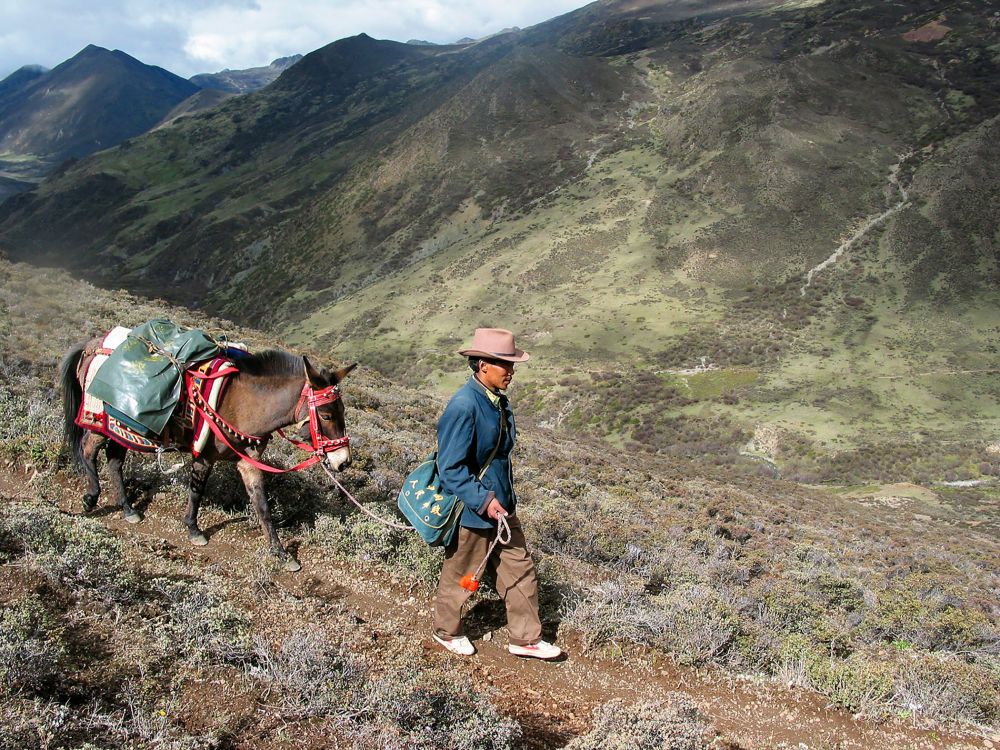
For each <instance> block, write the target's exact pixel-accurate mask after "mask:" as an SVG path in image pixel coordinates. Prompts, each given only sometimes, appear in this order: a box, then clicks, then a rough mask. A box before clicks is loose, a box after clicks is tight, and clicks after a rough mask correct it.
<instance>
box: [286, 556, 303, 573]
mask: <svg viewBox="0 0 1000 750" xmlns="http://www.w3.org/2000/svg"><path fill="white" fill-rule="evenodd" d="M281 568H282V570H284V571H286V572H287V573H297V572H298V571H300V570H302V566H301V565H299V561H298V560H296V559H295V558H294V557H286V558H285V561H284V562H283V563H282V564H281Z"/></svg>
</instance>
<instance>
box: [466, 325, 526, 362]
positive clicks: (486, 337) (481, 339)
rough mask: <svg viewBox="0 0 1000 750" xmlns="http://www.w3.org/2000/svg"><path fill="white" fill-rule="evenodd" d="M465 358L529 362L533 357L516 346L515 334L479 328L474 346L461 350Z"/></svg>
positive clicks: (474, 339) (498, 329) (501, 330)
mask: <svg viewBox="0 0 1000 750" xmlns="http://www.w3.org/2000/svg"><path fill="white" fill-rule="evenodd" d="M458 353H459V354H461V355H462V356H463V357H486V358H487V359H502V360H504V361H506V362H527V361H528V360H529V359H530V358H531V355H530V354H528V353H527V352H525V351H522V350H520V349H518V348H517V347H516V346H514V334H513V333H511V332H510V331H508V330H505V329H503V328H477V329H476V333H475V335H474V336H473V337H472V346H470V347H469V348H468V349H461V350H460V351H459V352H458Z"/></svg>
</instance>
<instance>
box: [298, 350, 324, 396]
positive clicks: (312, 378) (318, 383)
mask: <svg viewBox="0 0 1000 750" xmlns="http://www.w3.org/2000/svg"><path fill="white" fill-rule="evenodd" d="M302 367H303V368H304V369H305V373H306V380H308V381H309V385H311V386H312V387H313V388H323V387H325V386H326V383H324V382H323V376H322V375H320V373H319V371H317V370H316V368H314V367H313V366H312V363H311V362H310V361H309V358H308V357H306V356H303V357H302Z"/></svg>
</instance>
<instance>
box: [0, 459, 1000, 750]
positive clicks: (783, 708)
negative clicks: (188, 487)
mask: <svg viewBox="0 0 1000 750" xmlns="http://www.w3.org/2000/svg"><path fill="white" fill-rule="evenodd" d="M26 478H27V477H14V476H11V475H10V474H7V475H6V476H4V475H3V473H0V489H3V490H5V492H4V494H5V495H8V496H9V495H10V494H11V492H12V491H13V492H16V491H17V490H18V489H19V488H20V487H23V483H24V481H25V479H26ZM74 498H75V495H74ZM60 507H61V509H62V510H63V511H65V512H67V513H79V512H80V503H79V502H78V501H76V500H75V499H74V500H70V499H69V498H68V497H67V498H66V499H65V500H63V501H62V502H61V503H60ZM143 510H144V512H145V514H146V518H145V520H144V521H143V522H142V523H140V524H138V525H130V524H128V523H127V522H126V521H125V520H124V519H123V518H122V517H121V514H120V513H119V512H118V511H117V510H116V509H113V508H110V507H108V506H107V505H103V504H102V505H101V506H100V507H99V508H98V510H97V511H96V513H95V516H96V517H97V518H99V519H101V520H102V521H103V522H104V523H105V524H106V525H107V527H108V528H109V529H110V530H111V531H112V532H113V533H114V534H116V535H117V536H119V537H120V538H121V539H122V540H123V541H125V542H126V544H131V545H134V546H135V548H136V549H137V550H141V551H142V553H143V554H146V555H152V556H160V557H165V558H170V559H173V560H178V561H182V560H183V561H186V562H187V563H189V564H190V565H191V567H192V568H193V569H195V570H197V569H199V568H203V567H205V566H212V567H213V569H214V570H215V571H216V572H217V573H218V572H220V571H221V572H222V574H223V575H227V576H228V575H231V576H232V577H233V578H234V580H239V579H242V580H246V571H247V570H248V569H250V568H251V567H252V566H255V565H256V564H257V563H256V560H257V554H258V552H259V550H260V549H261V546H262V542H261V537H260V533H259V530H258V528H257V526H256V523H255V522H254V521H253V519H252V515H250V516H245V517H243V518H239V517H237V518H233V517H231V516H226V515H224V514H222V513H220V512H217V511H214V510H213V509H212V508H211V507H209V508H207V509H204V511H203V521H202V525H203V528H204V529H205V531H206V532H207V535H209V536H210V540H211V541H210V544H209V545H208V546H207V547H201V548H195V547H193V546H191V545H190V544H189V543H188V541H187V535H186V530H185V529H184V527H183V525H182V524H181V523H180V516H181V515H182V514H183V508H181V507H180V505H179V504H174V503H171V502H170V501H169V500H166V499H164V498H163V496H159V497H158V498H155V499H154V501H153V502H152V503H151V504H150V505H149V506H148V507H146V508H144V509H143ZM282 536H283V538H284V539H286V540H288V547H289V549H291V550H294V551H295V552H296V554H297V556H298V559H299V561H300V562H301V563H302V566H303V568H302V570H301V571H300V572H298V573H282V574H280V575H278V576H277V578H276V579H275V581H274V582H275V584H276V585H277V586H278V587H279V588H281V589H282V590H284V591H285V592H286V593H287V594H289V595H291V596H293V597H295V598H299V599H305V598H311V599H318V600H322V601H324V602H327V603H330V604H334V603H335V604H336V605H337V606H339V607H342V608H346V609H347V610H348V611H351V612H353V613H354V614H355V618H354V619H355V622H357V623H358V627H360V628H370V630H371V641H372V643H373V644H378V648H389V649H391V648H392V647H393V646H392V644H393V642H400V641H403V640H405V641H409V642H412V641H413V640H414V639H417V640H419V641H420V643H421V644H422V646H423V649H424V653H425V656H426V658H427V659H428V660H437V659H453V660H455V661H456V662H457V663H460V664H465V665H466V666H467V669H468V671H469V674H470V675H471V676H472V677H473V679H474V680H475V681H477V682H478V683H480V684H483V685H490V686H492V687H493V688H494V689H496V690H497V691H498V692H499V693H500V695H501V696H502V697H501V700H500V704H499V705H500V708H501V710H503V711H505V712H508V713H510V714H512V715H514V716H515V717H517V719H518V720H519V721H520V722H521V724H522V726H523V727H524V730H525V737H524V742H523V745H522V746H523V747H525V748H529V749H530V750H536V749H538V750H540V749H541V748H555V747H561V746H563V745H564V744H566V743H567V742H568V741H569V740H570V739H572V738H573V737H574V736H577V735H579V734H581V733H583V732H585V731H587V729H588V728H589V727H590V721H591V715H592V712H593V710H594V709H595V708H596V707H597V706H599V705H601V704H603V703H605V702H607V701H609V700H612V699H614V698H621V699H624V700H625V701H630V702H631V701H638V700H644V699H651V698H657V697H661V696H664V695H665V694H666V693H667V692H669V691H680V692H682V693H685V694H687V695H688V696H690V697H691V698H692V699H693V700H694V701H695V703H696V704H697V705H698V706H699V708H700V709H701V711H702V712H703V713H704V714H705V715H706V716H707V717H709V718H710V720H711V721H712V722H713V724H714V727H715V729H716V730H717V731H718V732H719V733H720V735H721V737H722V738H723V739H724V740H726V741H727V742H728V743H729V745H728V747H729V748H731V749H732V750H736V749H737V748H739V749H740V750H757V749H763V748H796V749H797V750H810V749H811V750H818V749H820V748H824V749H827V750H833V749H837V750H855V749H856V750H869V749H870V748H880V749H881V750H887V749H889V748H907V749H910V748H913V749H917V748H922V749H926V750H945V749H948V750H965V749H969V750H972V748H984V747H991V745H990V744H989V743H990V742H991V740H984V739H983V738H981V737H971V736H967V737H961V736H959V735H956V734H948V733H946V732H942V731H923V730H918V729H915V728H912V727H909V726H904V725H902V724H901V723H900V724H893V725H874V724H871V723H869V722H865V721H861V720H857V719H855V718H853V717H852V716H851V715H850V714H849V713H846V712H844V711H841V710H837V709H834V708H831V707H830V706H828V704H827V701H826V700H825V699H823V698H822V696H818V695H816V694H814V693H811V692H808V691H803V690H798V689H794V690H789V689H783V688H782V687H781V686H778V685H775V684H771V683H761V682H759V681H756V680H752V679H749V678H747V679H739V678H734V677H732V676H727V675H726V674H724V673H723V672H721V671H719V670H695V669H688V668H683V667H678V666H676V665H673V664H671V663H669V662H666V661H665V660H663V658H662V656H661V657H660V658H659V659H656V658H655V656H653V655H651V654H649V653H644V652H643V651H642V650H641V649H628V648H626V649H624V650H623V651H622V652H620V653H619V654H616V655H615V656H614V658H611V657H609V656H606V655H605V656H598V655H588V654H585V653H584V652H583V649H582V647H581V644H579V643H578V642H576V641H575V640H574V639H573V636H572V634H565V633H562V632H560V633H559V634H558V635H557V641H558V643H559V644H560V645H561V646H562V647H563V648H564V649H565V650H566V651H567V652H568V654H569V655H568V658H566V659H565V660H562V661H558V662H554V663H545V662H539V661H534V660H524V659H519V658H517V657H514V656H512V655H510V654H509V653H507V650H506V637H505V631H504V630H503V613H502V607H501V606H500V604H499V602H496V601H491V600H488V599H487V600H481V601H479V602H478V603H477V604H476V605H475V606H474V607H473V610H472V611H471V612H470V613H469V615H468V616H467V620H468V621H469V622H470V623H471V625H470V627H469V635H470V637H472V638H473V641H474V643H475V645H476V648H477V653H476V654H475V655H474V656H472V657H458V656H451V655H449V654H446V653H444V652H443V651H442V650H441V649H440V648H439V647H438V646H437V644H436V643H435V642H434V641H433V640H432V639H431V638H430V637H429V623H430V619H431V606H432V601H431V598H430V594H429V593H428V592H427V591H425V590H423V589H413V590H412V591H411V590H410V589H408V587H407V586H406V585H405V584H404V583H403V582H400V581H386V580H382V579H377V578H376V574H375V573H374V572H372V571H370V570H366V569H364V568H359V567H358V566H357V565H353V566H352V565H348V564H347V563H345V562H343V561H340V560H335V559H332V558H331V557H330V556H329V555H328V554H326V553H325V552H324V551H323V550H322V549H320V548H317V547H315V546H312V545H309V544H307V543H301V542H300V540H297V539H295V538H289V535H288V532H287V531H283V532H282ZM151 562H152V561H151ZM995 739H1000V738H995ZM995 746H1000V742H997V743H995Z"/></svg>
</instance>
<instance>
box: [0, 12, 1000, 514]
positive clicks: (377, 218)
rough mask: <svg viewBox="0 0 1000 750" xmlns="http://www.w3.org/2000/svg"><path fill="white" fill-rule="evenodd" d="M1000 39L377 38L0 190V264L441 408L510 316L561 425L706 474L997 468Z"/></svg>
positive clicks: (576, 32) (532, 398)
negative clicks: (379, 379) (484, 340)
mask: <svg viewBox="0 0 1000 750" xmlns="http://www.w3.org/2000/svg"><path fill="white" fill-rule="evenodd" d="M997 26H998V24H997V21H996V16H995V15H994V12H993V10H992V7H991V6H990V5H989V4H987V3H984V2H974V1H972V0H969V1H967V2H944V3H942V2H930V1H929V0H927V1H926V2H914V3H906V4H895V3H883V2H861V3H857V2H838V1H835V0H830V1H828V2H807V3H783V2H765V1H763V0H761V1H760V2H754V3H740V4H737V5H736V6H733V5H732V4H729V3H722V2H709V1H706V2H700V3H684V4H675V3H665V2H644V3H641V4H639V5H636V4H629V3H611V2H599V3H594V4H592V5H590V6H587V7H585V8H583V9H581V10H579V11H577V12H574V13H570V14H567V15H565V16H561V17H560V18H557V19H554V20H552V21H550V22H548V23H545V24H540V25H539V26H536V27H533V28H531V29H527V30H524V31H519V32H513V33H507V34H501V35H498V36H496V37H491V38H489V39H487V40H483V41H481V42H478V43H475V44H470V45H464V46H454V47H428V46H417V45H403V44H397V43H394V42H383V41H377V40H373V39H370V38H369V37H367V36H365V35H361V36H358V37H354V38H350V39H344V40H340V41H338V42H335V43H333V44H331V45H329V46H327V47H324V48H322V49H320V50H317V51H315V52H313V53H312V54H310V55H307V56H306V57H304V58H303V59H302V60H301V61H300V62H299V63H297V64H296V65H294V66H293V67H291V68H289V69H288V70H287V71H286V72H285V73H284V74H283V75H282V76H281V78H280V79H278V80H277V81H276V82H275V83H274V84H272V85H271V86H269V87H267V88H266V89H264V90H261V91H258V92H255V93H253V94H249V95H247V96H242V97H238V98H234V99H231V100H228V101H226V102H224V103H223V104H221V105H220V106H218V107H217V108H215V109H213V110H211V111H209V112H207V113H202V114H197V115H192V116H189V117H184V118H181V119H179V120H178V121H177V122H176V123H175V124H174V125H172V126H171V127H167V128H161V129H159V130H157V131H156V132H154V133H151V134H149V135H147V136H145V137H142V138H136V139H133V140H132V141H130V142H128V143H126V144H123V145H122V146H121V147H119V148H116V149H111V150H109V151H106V152H103V153H101V154H98V155H95V156H94V157H91V158H89V159H86V160H83V161H81V162H80V163H79V164H76V165H73V166H70V167H67V168H66V169H64V170H63V171H62V172H61V173H60V174H59V175H57V176H54V177H53V178H51V179H50V180H48V181H46V182H45V183H44V184H43V185H41V186H39V187H38V188H37V189H36V190H35V191H33V192H31V193H28V194H25V195H23V196H19V197H17V198H15V199H12V200H9V201H7V202H6V203H4V204H3V205H2V206H0V247H3V248H4V249H5V250H6V251H7V252H8V253H9V254H10V255H11V257H13V258H15V259H31V260H32V262H36V263H42V264H55V265H61V266H65V267H68V268H71V269H73V270H74V271H76V272H78V273H80V274H83V275H84V276H86V277H88V278H90V279H92V280H95V281H98V282H101V283H104V284H110V285H116V286H117V285H127V286H128V287H129V288H130V289H132V290H134V291H136V292H138V293H142V294H148V295H153V296H159V297H164V298H167V299H170V300H174V301H179V302H184V303H186V304H189V305H192V306H195V307H198V308H201V309H205V310H209V311H213V312H216V313H221V314H225V315H227V316H229V317H231V318H233V319H235V320H240V321H247V322H253V323H254V324H256V325H260V326H264V327H266V328H267V329H269V330H271V331H274V332H276V333H278V334H280V335H281V336H283V337H284V338H286V339H287V340H288V341H290V342H293V343H295V344H298V345H310V346H314V345H315V346H321V347H322V348H323V349H324V350H326V351H329V352H330V353H331V354H332V355H334V356H336V357H338V358H345V359H347V358H350V359H359V360H361V361H363V362H365V363H367V364H369V365H371V366H374V367H377V368H379V369H380V370H381V371H382V372H384V373H386V374H388V375H391V376H393V377H396V378H400V379H403V380H405V382H407V383H409V384H411V385H414V386H420V387H423V388H428V389H431V390H433V391H436V392H438V393H445V392H447V391H448V390H449V389H450V388H451V387H453V386H454V385H455V383H456V382H458V380H459V379H460V378H461V377H463V376H462V374H461V372H460V369H459V370H457V369H456V368H455V367H454V365H453V352H454V351H455V350H456V349H457V348H459V345H460V344H461V343H462V342H463V341H464V340H465V339H466V338H467V337H468V335H469V334H470V332H471V330H472V328H474V327H475V326H477V325H503V326H507V327H510V328H512V329H514V330H516V331H517V332H518V335H519V337H520V339H519V340H521V341H522V343H523V344H524V345H525V346H526V348H528V349H529V350H530V351H531V352H532V354H533V355H534V358H533V360H532V362H531V364H530V365H529V366H526V367H524V368H522V371H521V372H520V373H519V375H518V379H517V387H518V388H520V389H523V397H524V407H523V410H524V411H526V412H527V413H528V414H530V415H531V416H532V417H533V418H535V419H536V420H537V421H538V422H539V423H540V424H553V425H561V426H566V427H572V428H574V429H579V430H582V431H584V432H586V433H588V434H593V435H595V436H600V437H604V438H606V439H607V440H608V441H610V444H611V445H613V446H615V447H618V448H625V449H628V450H633V451H645V452H651V453H666V454H670V455H675V456H682V457H686V458H689V459H690V460H691V461H692V462H693V463H694V464H695V465H697V466H699V467H702V468H704V467H706V466H717V467H719V469H720V470H724V471H735V472H737V473H746V472H757V471H765V472H774V471H777V472H778V473H780V474H781V475H782V476H789V477H795V478H797V479H799V480H801V481H804V482H839V483H842V484H850V483H854V482H861V481H868V480H873V481H875V480H877V481H897V480H906V481H916V482H925V483H926V482H933V481H978V480H987V481H989V480H991V478H992V477H993V475H994V473H995V470H996V465H997V457H996V455H995V454H994V453H992V452H991V451H992V447H991V446H992V444H993V441H994V439H995V428H996V426H997V425H998V424H1000V422H998V416H1000V401H998V392H997V388H996V387H995V386H994V384H993V383H994V379H995V374H994V373H993V372H992V368H993V367H994V365H993V362H992V356H993V355H994V354H995V333H996V330H997V329H998V327H1000V320H998V317H1000V310H998V306H997V301H998V300H997V280H998V279H997V242H998V239H997V230H996V228H997V226H998V224H1000V205H998V197H997V196H998V195H1000V190H998V189H997V188H998V185H997V178H996V174H997V170H996V168H995V167H996V164H997V161H998V160H997V156H998V153H997V149H998V146H997V143H998V139H997V128H998V122H997V117H998V113H1000V98H998V96H997V94H998V87H1000V70H998V41H1000V39H998V34H1000V31H998V28H997ZM742 453H749V454H752V455H751V456H750V457H747V456H742V455H741V454H742ZM960 492H961V493H964V494H968V493H979V492H989V490H984V491H980V490H972V489H967V488H963V489H962V490H960ZM964 494H963V497H964ZM978 496H979V495H977V497H978Z"/></svg>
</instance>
